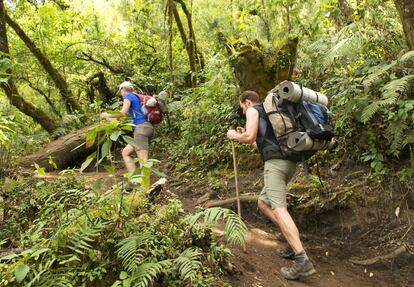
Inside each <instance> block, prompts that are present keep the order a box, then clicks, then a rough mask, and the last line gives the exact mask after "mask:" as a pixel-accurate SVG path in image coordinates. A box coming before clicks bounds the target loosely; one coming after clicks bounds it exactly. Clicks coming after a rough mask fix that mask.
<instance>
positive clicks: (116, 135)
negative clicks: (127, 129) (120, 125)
mask: <svg viewBox="0 0 414 287" xmlns="http://www.w3.org/2000/svg"><path fill="white" fill-rule="evenodd" d="M121 134H122V131H115V132H113V133H112V134H111V136H110V137H109V138H110V139H111V140H113V141H114V142H116V141H117V140H118V138H119V136H120V135H121Z"/></svg>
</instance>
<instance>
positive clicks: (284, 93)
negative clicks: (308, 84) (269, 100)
mask: <svg viewBox="0 0 414 287" xmlns="http://www.w3.org/2000/svg"><path fill="white" fill-rule="evenodd" d="M302 90H303V96H302V100H304V101H308V102H312V103H315V104H320V105H323V106H328V98H327V97H326V96H325V95H324V94H321V93H318V92H315V91H314V90H311V89H308V88H305V87H302V88H301V87H300V86H299V85H298V84H296V83H294V82H290V81H284V82H282V83H280V85H279V92H278V94H279V97H280V98H281V99H286V100H288V101H291V102H294V103H297V102H299V101H300V100H301V95H302Z"/></svg>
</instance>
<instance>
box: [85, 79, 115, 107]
mask: <svg viewBox="0 0 414 287" xmlns="http://www.w3.org/2000/svg"><path fill="white" fill-rule="evenodd" d="M86 83H87V84H88V86H89V91H88V93H89V94H92V95H93V96H92V95H90V96H89V100H90V101H91V102H93V100H94V98H95V96H94V91H95V90H97V91H98V92H99V95H100V97H99V99H100V100H102V101H103V103H105V104H109V103H110V102H111V101H112V99H113V98H114V94H115V93H114V92H113V91H111V89H110V88H109V87H108V84H107V82H106V78H105V74H104V73H103V72H102V71H100V72H98V73H96V74H94V75H92V76H91V77H89V78H88V79H87V80H86Z"/></svg>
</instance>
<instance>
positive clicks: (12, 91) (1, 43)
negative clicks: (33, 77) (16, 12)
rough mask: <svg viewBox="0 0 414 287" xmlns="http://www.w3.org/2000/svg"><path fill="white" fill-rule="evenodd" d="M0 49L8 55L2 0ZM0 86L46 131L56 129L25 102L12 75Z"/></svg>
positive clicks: (37, 109) (20, 108)
mask: <svg viewBox="0 0 414 287" xmlns="http://www.w3.org/2000/svg"><path fill="white" fill-rule="evenodd" d="M0 51H1V52H2V53H4V55H5V56H3V57H8V55H9V43H8V41H7V32H6V20H5V10H4V3H3V0H0ZM6 72H7V73H8V74H11V70H10V69H9V70H7V71H6ZM0 86H1V88H2V89H3V90H4V93H5V94H6V96H7V98H8V99H9V101H10V103H11V104H12V105H14V106H15V107H17V108H18V109H19V110H20V111H21V112H22V113H24V114H26V115H28V116H29V117H31V118H33V119H34V120H35V121H36V122H38V123H39V124H40V125H41V126H42V127H43V128H44V129H45V130H46V131H48V132H50V133H51V132H53V131H54V130H55V129H57V127H58V124H57V123H56V122H55V121H54V120H53V119H52V118H50V117H49V115H47V114H46V113H45V112H44V111H42V110H41V109H39V108H37V107H35V106H34V105H32V104H31V103H29V102H26V101H25V100H24V99H23V98H22V97H21V96H20V95H19V94H18V91H17V87H16V85H15V84H14V81H13V78H12V76H10V77H9V79H8V81H7V82H6V83H1V84H0Z"/></svg>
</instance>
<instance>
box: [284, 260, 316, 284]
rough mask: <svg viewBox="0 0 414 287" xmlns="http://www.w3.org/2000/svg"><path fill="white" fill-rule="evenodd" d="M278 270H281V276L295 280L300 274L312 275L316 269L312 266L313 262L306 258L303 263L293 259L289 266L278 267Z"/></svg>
mask: <svg viewBox="0 0 414 287" xmlns="http://www.w3.org/2000/svg"><path fill="white" fill-rule="evenodd" d="M280 272H282V275H283V277H285V278H286V279H288V280H296V279H298V278H299V277H301V276H309V275H312V274H313V273H315V272H316V270H315V268H313V264H312V262H310V260H306V261H305V263H303V264H300V263H298V262H297V261H296V260H295V261H294V262H293V265H292V266H291V267H283V268H282V269H280Z"/></svg>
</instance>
